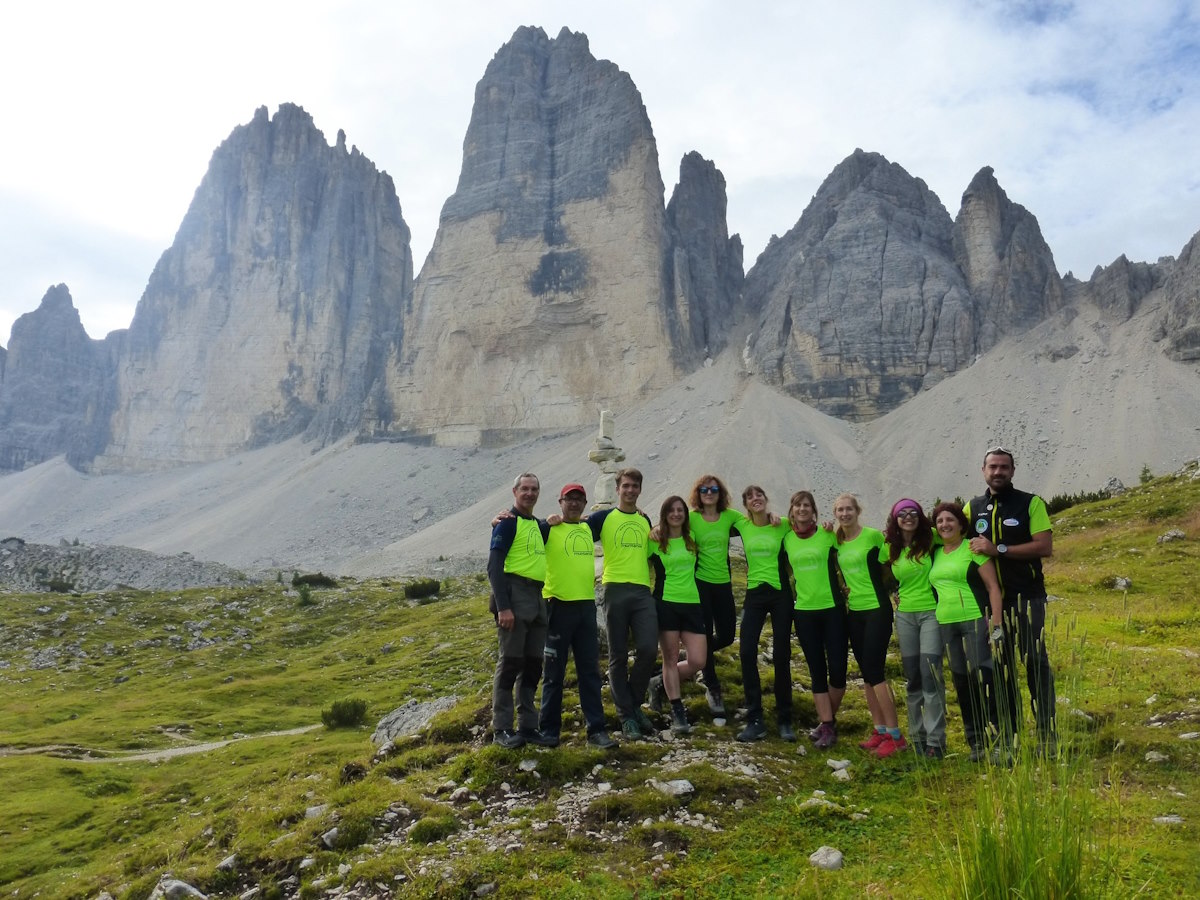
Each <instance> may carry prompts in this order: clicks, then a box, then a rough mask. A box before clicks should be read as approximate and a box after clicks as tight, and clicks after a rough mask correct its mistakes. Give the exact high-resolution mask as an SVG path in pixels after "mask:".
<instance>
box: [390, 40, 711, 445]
mask: <svg viewBox="0 0 1200 900" xmlns="http://www.w3.org/2000/svg"><path fill="white" fill-rule="evenodd" d="M663 193H664V191H663V183H662V176H661V174H660V172H659V168H658V151H657V148H656V146H655V142H654V134H653V131H652V129H651V127H650V120H649V118H648V116H647V115H646V109H645V106H644V105H643V103H642V99H641V95H640V94H639V93H638V91H637V88H636V87H635V86H634V84H633V81H632V79H631V78H630V77H629V76H628V75H627V74H626V73H624V72H622V71H621V70H620V69H618V68H617V66H616V65H614V64H613V63H611V62H609V61H607V60H598V59H596V58H594V57H593V56H592V54H591V51H590V49H589V46H588V41H587V38H586V37H585V36H584V35H580V34H576V33H573V32H571V31H569V30H566V29H564V30H563V31H562V32H560V33H559V35H558V37H557V38H555V39H553V40H551V39H549V38H547V37H546V35H545V33H544V32H543V31H542V30H541V29H539V28H521V29H518V30H517V32H516V33H515V34H514V35H513V37H512V39H511V40H510V41H509V42H508V43H506V44H505V45H504V46H503V47H501V48H500V50H499V52H497V53H496V55H495V57H494V58H493V59H492V61H491V62H490V63H489V64H488V66H487V68H486V70H485V72H484V74H483V77H482V78H481V79H480V80H479V84H478V85H477V87H476V90H475V105H474V108H473V109H472V113H471V121H470V124H469V126H468V128H467V135H466V139H465V140H464V142H463V165H462V170H461V173H460V175H459V180H458V187H457V189H456V190H455V193H454V195H453V196H451V197H450V198H449V199H448V200H447V201H446V204H445V205H444V207H443V208H442V217H441V223H440V226H439V228H438V233H437V236H436V237H435V240H434V244H433V248H432V250H431V251H430V254H429V258H428V260H427V261H426V263H425V265H424V266H423V267H422V269H421V275H420V278H419V279H418V282H417V285H416V288H415V294H414V304H413V312H412V314H411V315H410V316H408V317H407V318H406V320H405V335H406V343H405V346H404V348H403V351H402V353H400V354H398V356H397V358H396V360H395V365H394V367H393V368H392V370H391V372H390V378H391V381H390V387H389V403H388V408H389V409H390V410H392V412H393V414H394V415H393V419H392V420H391V421H390V422H386V423H384V422H382V421H381V423H380V424H381V427H382V428H384V429H385V430H387V431H388V432H389V433H391V434H401V435H410V434H416V435H432V436H434V437H435V438H436V440H438V441H440V442H443V443H479V442H489V441H493V440H507V439H510V438H513V437H517V436H520V435H521V434H524V433H526V432H529V431H537V430H540V429H545V428H559V427H564V426H575V425H580V424H584V423H590V422H591V421H592V420H593V418H594V416H595V413H596V410H597V409H598V408H600V407H603V406H609V405H617V406H619V405H621V404H623V403H626V402H629V401H630V400H632V399H635V398H638V397H643V396H645V395H646V393H647V392H648V391H650V390H651V389H652V388H653V386H655V385H661V384H663V383H665V382H667V381H670V380H673V379H675V378H676V377H678V374H679V369H678V368H677V367H678V365H679V363H680V360H679V357H680V354H681V347H680V343H677V341H682V339H680V338H679V335H680V334H681V333H682V332H686V333H687V334H688V335H691V334H692V333H693V326H692V323H691V320H690V319H689V320H688V324H687V325H686V326H679V325H678V321H679V318H680V316H679V310H678V308H677V306H676V304H675V303H674V298H673V296H672V294H671V285H670V281H669V279H668V277H667V274H666V273H667V272H668V271H670V267H669V261H670V260H673V251H672V244H671V237H670V235H669V234H668V229H667V225H666V211H665V208H664V203H663ZM684 256H686V252H685V254H684ZM702 332H703V327H702V326H701V327H698V328H697V329H696V331H695V333H702ZM683 343H684V344H685V349H683V350H682V354H683V355H684V356H688V357H689V358H691V357H692V356H694V354H693V353H691V352H690V348H691V347H692V340H691V338H690V337H689V338H688V339H687V341H686V342H683ZM617 372H619V373H620V376H619V377H616V376H615V374H614V373H617Z"/></svg>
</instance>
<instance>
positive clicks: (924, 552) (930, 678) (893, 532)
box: [879, 497, 946, 759]
mask: <svg viewBox="0 0 1200 900" xmlns="http://www.w3.org/2000/svg"><path fill="white" fill-rule="evenodd" d="M883 536H884V542H885V543H884V547H883V550H882V551H881V552H880V554H879V558H880V561H881V562H882V563H883V564H884V565H885V566H887V567H889V568H890V569H891V570H892V576H893V577H894V578H895V579H896V582H897V583H898V584H899V585H900V588H899V593H898V599H897V605H896V639H897V641H898V642H899V644H900V662H901V665H902V666H903V667H904V677H905V678H906V679H907V680H908V696H907V700H908V735H909V744H910V745H911V746H912V747H913V749H914V750H916V751H917V753H919V754H921V755H923V756H926V757H929V758H930V759H941V758H942V757H943V756H944V755H945V753H946V680H945V676H943V674H942V648H943V644H942V633H941V629H940V628H939V626H938V620H937V613H936V611H935V610H936V609H937V598H936V597H935V596H934V594H933V588H932V587H931V586H930V584H929V572H930V570H931V569H932V568H933V543H934V534H933V524H932V523H931V522H930V521H929V518H928V517H927V516H926V515H925V511H924V510H923V509H921V504H919V503H917V501H916V500H910V499H909V498H907V497H905V498H904V499H902V500H897V501H896V502H895V504H893V506H892V511H891V514H890V515H888V519H887V525H886V527H885V528H884V533H883Z"/></svg>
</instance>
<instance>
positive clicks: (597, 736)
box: [587, 731, 617, 750]
mask: <svg viewBox="0 0 1200 900" xmlns="http://www.w3.org/2000/svg"><path fill="white" fill-rule="evenodd" d="M587 742H588V746H589V747H595V748H596V749H597V750H612V749H614V748H615V747H617V742H616V741H614V740H613V739H612V738H611V737H609V735H608V732H607V731H596V732H593V733H592V734H589V735H588V739H587Z"/></svg>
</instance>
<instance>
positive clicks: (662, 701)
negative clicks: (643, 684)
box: [649, 675, 667, 715]
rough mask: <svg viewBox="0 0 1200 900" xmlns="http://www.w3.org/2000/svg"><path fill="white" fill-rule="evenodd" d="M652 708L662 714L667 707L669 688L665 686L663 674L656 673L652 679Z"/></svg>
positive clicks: (650, 689)
mask: <svg viewBox="0 0 1200 900" xmlns="http://www.w3.org/2000/svg"><path fill="white" fill-rule="evenodd" d="M649 694H650V708H651V709H652V710H654V711H655V712H656V713H658V714H659V715H661V714H662V713H663V711H664V710H665V709H666V707H667V689H666V688H664V687H663V679H662V676H661V675H655V676H654V677H653V678H651V679H650V687H649Z"/></svg>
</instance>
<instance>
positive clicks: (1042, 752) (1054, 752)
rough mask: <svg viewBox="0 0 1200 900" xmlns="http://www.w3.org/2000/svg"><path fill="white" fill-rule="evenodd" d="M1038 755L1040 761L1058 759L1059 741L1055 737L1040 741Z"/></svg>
mask: <svg viewBox="0 0 1200 900" xmlns="http://www.w3.org/2000/svg"><path fill="white" fill-rule="evenodd" d="M1034 752H1036V753H1037V755H1038V758H1039V759H1048V760H1052V761H1053V760H1056V759H1058V741H1057V740H1056V739H1055V738H1053V737H1048V738H1045V739H1044V740H1043V739H1039V740H1038V745H1037V750H1036V751H1034Z"/></svg>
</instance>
